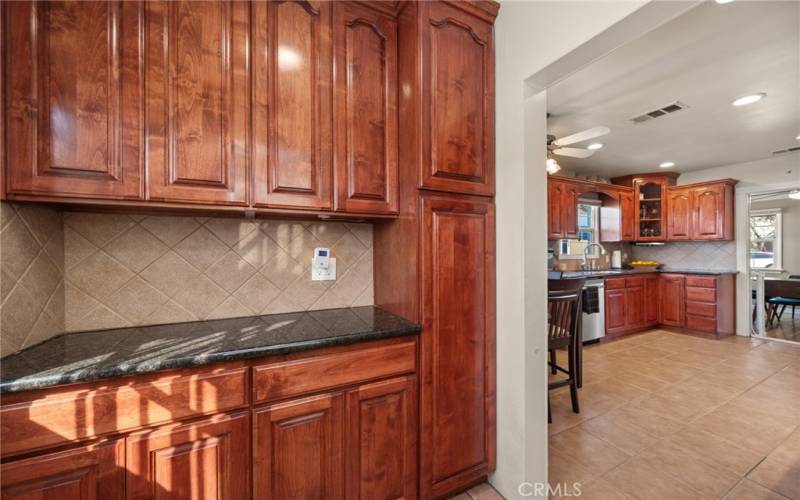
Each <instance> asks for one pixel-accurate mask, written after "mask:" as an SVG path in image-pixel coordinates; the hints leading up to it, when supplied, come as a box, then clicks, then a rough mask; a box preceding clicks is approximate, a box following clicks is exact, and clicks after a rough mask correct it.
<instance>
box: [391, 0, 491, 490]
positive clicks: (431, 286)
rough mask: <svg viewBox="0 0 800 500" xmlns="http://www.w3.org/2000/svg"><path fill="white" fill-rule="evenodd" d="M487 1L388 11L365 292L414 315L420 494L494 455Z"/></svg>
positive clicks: (470, 478) (463, 476)
mask: <svg viewBox="0 0 800 500" xmlns="http://www.w3.org/2000/svg"><path fill="white" fill-rule="evenodd" d="M497 10H498V5H497V4H495V3H490V2H468V3H467V2H409V3H407V4H406V5H405V6H404V7H403V9H402V11H401V12H400V14H399V19H398V38H399V40H400V41H401V43H400V45H399V56H398V67H399V80H398V84H399V88H400V89H401V91H400V94H399V103H398V105H399V122H400V123H401V124H403V125H404V126H405V127H407V128H406V129H405V131H404V133H401V134H400V137H399V160H400V161H399V165H400V169H399V192H400V200H399V212H400V216H399V219H398V220H397V221H395V222H392V223H389V224H379V225H376V227H375V259H376V262H381V265H380V266H377V267H376V269H375V302H376V304H377V305H379V306H382V307H385V308H387V309H389V310H391V311H393V312H395V313H397V314H400V315H402V316H405V317H407V318H409V319H412V320H417V321H419V322H420V323H422V325H423V332H422V337H421V342H420V345H421V352H420V469H419V470H420V491H419V494H420V497H421V498H438V497H443V496H447V495H448V494H450V493H453V492H456V491H459V490H462V489H464V488H466V487H467V486H469V485H471V484H474V483H475V482H476V481H480V480H481V479H482V478H484V477H486V476H487V475H488V473H489V472H491V471H492V470H493V469H494V463H495V236H494V235H495V219H494V198H493V196H494V81H493V78H494V77H493V75H494V47H493V40H492V32H493V31H492V30H493V28H492V25H493V22H494V18H495V16H496V15H497Z"/></svg>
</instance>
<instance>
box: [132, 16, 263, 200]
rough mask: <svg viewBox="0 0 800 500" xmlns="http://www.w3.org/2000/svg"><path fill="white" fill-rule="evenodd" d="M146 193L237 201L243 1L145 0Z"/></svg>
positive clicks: (243, 141) (244, 136) (243, 162)
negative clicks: (164, 0) (163, 0)
mask: <svg viewBox="0 0 800 500" xmlns="http://www.w3.org/2000/svg"><path fill="white" fill-rule="evenodd" d="M146 9H147V15H146V36H145V46H146V47H147V53H146V57H145V106H146V113H145V116H146V117H147V121H146V126H145V139H146V141H147V156H146V161H147V175H148V196H149V199H151V200H159V201H168V202H180V203H202V204H224V205H245V204H247V190H248V185H249V180H248V176H249V173H248V163H247V161H248V160H247V158H248V154H247V152H248V151H247V150H248V117H249V109H250V103H249V99H248V96H249V84H248V62H247V58H248V53H247V50H248V31H249V6H248V5H247V4H246V3H243V2H236V1H220V2H196V1H189V0H182V1H174V2H146Z"/></svg>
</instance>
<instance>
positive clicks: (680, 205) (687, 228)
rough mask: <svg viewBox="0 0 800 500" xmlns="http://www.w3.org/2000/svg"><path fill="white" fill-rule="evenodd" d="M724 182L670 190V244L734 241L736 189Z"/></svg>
mask: <svg viewBox="0 0 800 500" xmlns="http://www.w3.org/2000/svg"><path fill="white" fill-rule="evenodd" d="M735 184H736V181H734V180H732V179H723V180H719V181H713V182H705V183H700V184H688V185H683V186H674V187H670V188H668V189H667V239H668V240H732V239H733V238H734V228H733V224H734V209H733V202H734V185H735Z"/></svg>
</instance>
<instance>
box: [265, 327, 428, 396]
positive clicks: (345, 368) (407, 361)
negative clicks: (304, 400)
mask: <svg viewBox="0 0 800 500" xmlns="http://www.w3.org/2000/svg"><path fill="white" fill-rule="evenodd" d="M415 367H416V344H415V343H414V342H404V343H401V344H394V345H390V346H386V347H376V348H371V349H362V350H356V351H349V352H343V353H332V354H324V355H321V356H315V357H311V358H303V359H297V360H292V361H286V362H279V363H271V364H268V365H263V366H256V367H254V369H253V398H254V401H255V402H263V401H270V400H274V399H279V398H285V397H288V396H296V395H300V394H307V393H311V392H315V391H320V390H324V389H329V388H332V387H339V386H343V385H348V384H353V383H360V382H363V381H367V380H372V379H376V378H380V377H387V376H391V375H400V374H404V373H411V372H413V371H414V369H415Z"/></svg>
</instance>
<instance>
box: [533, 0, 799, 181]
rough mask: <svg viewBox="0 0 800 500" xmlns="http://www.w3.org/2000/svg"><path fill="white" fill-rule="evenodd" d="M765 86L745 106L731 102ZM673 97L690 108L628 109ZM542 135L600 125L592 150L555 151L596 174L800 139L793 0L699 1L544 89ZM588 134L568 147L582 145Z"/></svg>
mask: <svg viewBox="0 0 800 500" xmlns="http://www.w3.org/2000/svg"><path fill="white" fill-rule="evenodd" d="M756 92H766V93H767V98H766V99H763V100H762V101H760V102H758V103H755V104H752V105H750V106H742V107H734V106H731V105H730V103H731V101H733V100H734V99H736V98H738V97H741V96H743V95H747V94H752V93H756ZM674 101H681V102H682V103H684V104H687V105H688V106H689V108H688V109H685V110H682V111H678V112H676V113H674V114H670V115H666V116H662V117H660V118H657V119H653V120H650V121H647V122H644V123H641V124H633V122H631V121H630V119H631V117H633V116H635V115H638V114H641V113H644V112H646V111H650V110H652V109H655V108H658V107H661V106H664V105H667V104H669V103H672V102H674ZM547 102H548V112H549V113H550V118H549V119H548V122H547V123H548V133H550V134H553V135H555V136H556V137H563V136H566V135H570V134H573V133H575V132H579V131H581V130H584V129H587V128H590V127H595V126H598V125H605V126H608V127H610V128H611V133H610V134H609V135H606V136H604V137H602V138H598V139H596V141H599V142H602V143H604V144H605V147H604V148H603V149H601V150H599V151H597V152H596V153H595V154H594V156H592V157H590V158H587V159H583V160H581V159H571V158H565V157H563V156H557V157H556V158H557V159H558V162H559V163H560V164H561V165H562V167H564V168H565V169H567V170H571V171H575V172H577V173H579V174H594V175H600V176H606V177H607V176H614V175H624V174H628V173H635V172H647V171H653V170H658V165H659V164H660V163H661V162H664V161H674V162H675V163H676V166H675V167H674V168H672V169H669V170H671V171H677V172H686V171H690V170H699V169H703V168H709V167H716V166H721V165H729V164H734V163H741V162H746V161H753V160H759V159H765V158H770V157H771V156H772V151H775V150H778V149H785V148H787V147H792V146H797V145H800V141H797V140H795V136H797V135H798V134H800V2H798V1H759V2H755V1H743V0H739V1H735V2H733V3H728V4H716V3H714V2H704V3H702V4H700V5H698V6H697V7H696V8H694V9H692V10H690V11H689V12H687V13H686V14H683V15H681V16H679V17H677V18H676V19H674V20H672V21H670V22H668V23H667V24H665V25H663V26H661V27H660V28H658V29H656V30H654V31H652V32H650V33H648V34H647V35H645V36H643V37H641V38H639V39H638V40H635V41H633V42H631V43H629V44H627V45H625V46H623V47H620V48H619V49H617V50H615V51H614V52H612V53H611V54H609V55H607V56H606V57H604V58H602V59H600V60H598V61H596V62H595V63H593V64H591V65H589V66H587V67H585V68H583V69H581V70H579V71H578V72H576V73H574V74H573V75H571V76H569V77H568V78H566V79H564V80H562V81H561V82H559V83H556V84H555V85H553V86H552V87H550V88H548V89H547ZM590 142H594V141H586V142H584V143H581V144H577V145H574V146H577V147H585V146H586V145H587V144H588V143H590Z"/></svg>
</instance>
